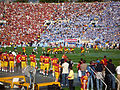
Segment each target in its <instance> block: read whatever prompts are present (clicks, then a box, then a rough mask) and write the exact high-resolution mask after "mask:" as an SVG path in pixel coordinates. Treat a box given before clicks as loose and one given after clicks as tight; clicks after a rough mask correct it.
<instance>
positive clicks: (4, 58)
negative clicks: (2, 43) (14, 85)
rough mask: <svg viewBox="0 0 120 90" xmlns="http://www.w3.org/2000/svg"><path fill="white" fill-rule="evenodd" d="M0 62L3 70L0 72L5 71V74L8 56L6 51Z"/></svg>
mask: <svg viewBox="0 0 120 90" xmlns="http://www.w3.org/2000/svg"><path fill="white" fill-rule="evenodd" d="M2 59H3V60H2V61H3V65H2V67H3V69H2V71H6V72H7V67H8V54H7V51H6V52H5V53H3V54H2Z"/></svg>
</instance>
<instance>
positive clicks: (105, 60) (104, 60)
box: [100, 56, 108, 66]
mask: <svg viewBox="0 0 120 90" xmlns="http://www.w3.org/2000/svg"><path fill="white" fill-rule="evenodd" d="M107 62H108V60H107V59H106V56H104V58H103V59H102V60H101V62H100V63H101V64H103V65H105V66H107Z"/></svg>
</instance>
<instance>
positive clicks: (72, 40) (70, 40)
mask: <svg viewBox="0 0 120 90" xmlns="http://www.w3.org/2000/svg"><path fill="white" fill-rule="evenodd" d="M64 41H65V42H77V39H65V40H64Z"/></svg>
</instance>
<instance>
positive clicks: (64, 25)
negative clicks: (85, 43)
mask: <svg viewBox="0 0 120 90" xmlns="http://www.w3.org/2000/svg"><path fill="white" fill-rule="evenodd" d="M118 6H119V2H107V3H99V2H94V3H58V4H57V3H37V4H34V3H3V2H0V13H1V16H0V20H4V21H5V22H6V23H4V24H3V25H0V28H1V30H0V33H1V36H0V41H1V42H2V44H3V45H4V44H7V45H10V44H17V45H20V44H21V42H23V43H24V44H27V43H29V42H31V41H37V40H38V38H39V40H43V41H44V42H47V41H58V40H60V39H61V40H64V39H66V38H79V37H80V38H82V39H92V40H94V39H96V38H101V39H102V40H103V41H105V40H108V41H110V42H112V41H113V42H118V39H119V30H118V28H119V27H118V25H119V20H118V19H119V16H118V12H119V10H118ZM46 20H47V21H53V23H52V24H50V25H44V24H45V21H46ZM92 21H98V23H97V24H96V23H95V25H93V24H90V23H91V22H92ZM96 27H97V28H96ZM78 32H79V33H78Z"/></svg>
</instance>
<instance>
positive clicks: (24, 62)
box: [21, 52, 27, 70]
mask: <svg viewBox="0 0 120 90" xmlns="http://www.w3.org/2000/svg"><path fill="white" fill-rule="evenodd" d="M26 62H27V55H25V53H24V52H23V55H21V67H22V70H23V69H24V68H25V67H26V66H27V63H26Z"/></svg>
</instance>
